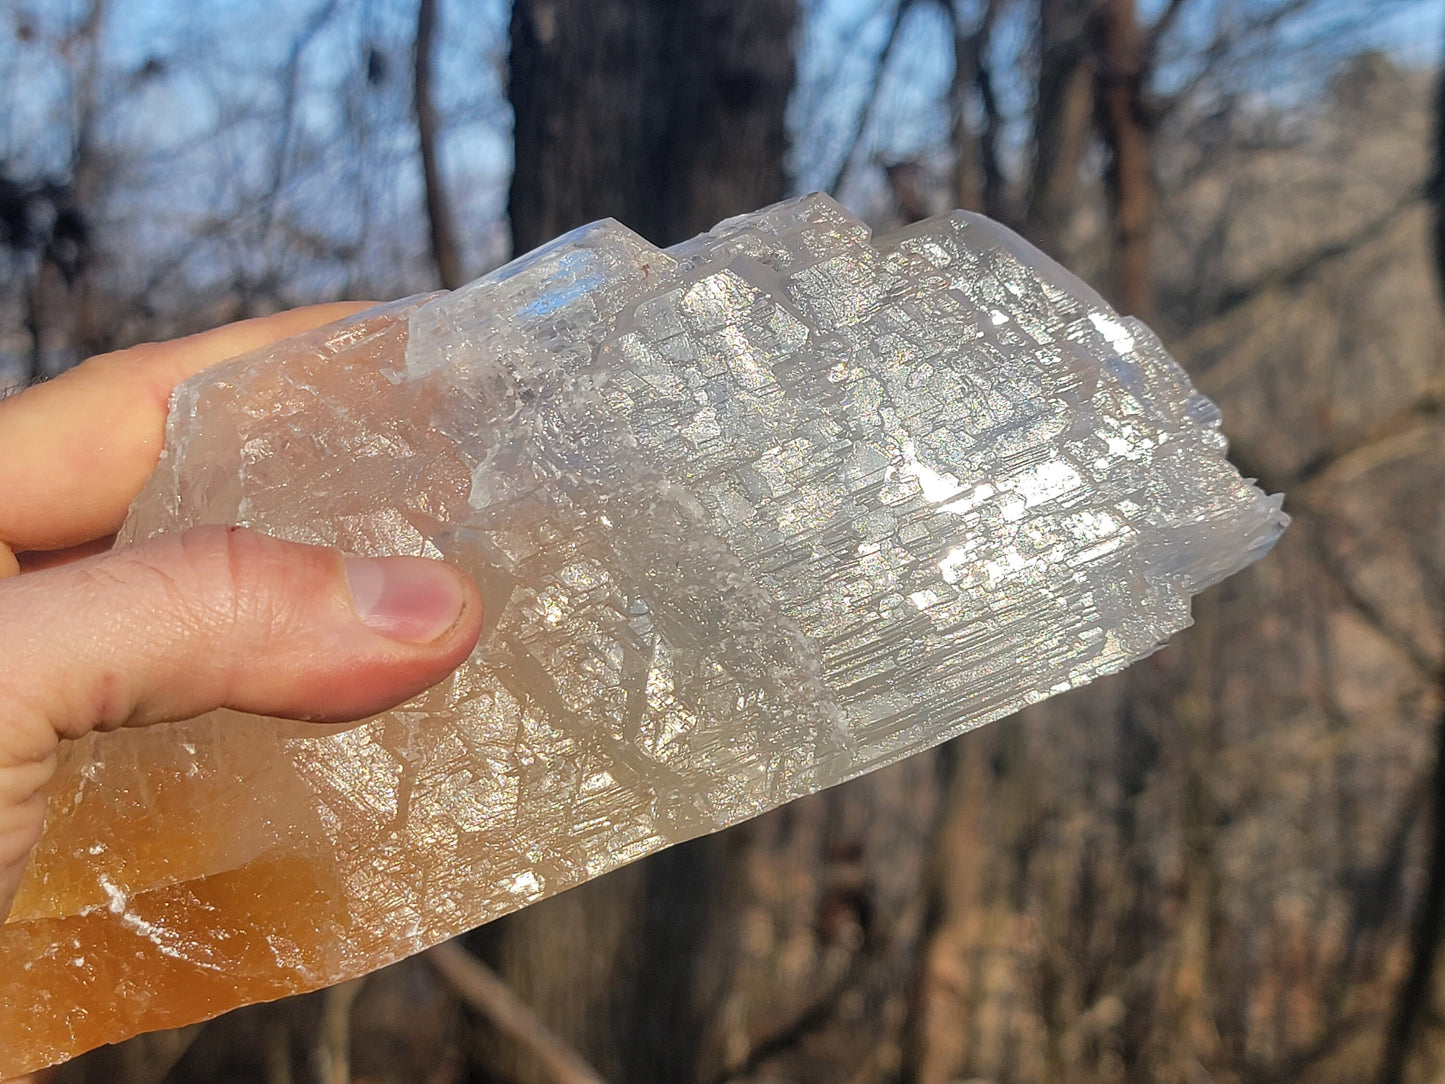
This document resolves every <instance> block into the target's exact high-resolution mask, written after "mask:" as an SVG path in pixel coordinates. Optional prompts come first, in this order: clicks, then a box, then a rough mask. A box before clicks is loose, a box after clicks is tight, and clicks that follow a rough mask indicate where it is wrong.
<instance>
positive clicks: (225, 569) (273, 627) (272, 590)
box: [182, 527, 305, 636]
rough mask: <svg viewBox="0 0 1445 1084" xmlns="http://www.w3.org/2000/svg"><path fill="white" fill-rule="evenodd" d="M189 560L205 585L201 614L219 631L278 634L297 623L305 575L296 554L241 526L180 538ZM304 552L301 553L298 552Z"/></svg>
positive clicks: (199, 531) (208, 529)
mask: <svg viewBox="0 0 1445 1084" xmlns="http://www.w3.org/2000/svg"><path fill="white" fill-rule="evenodd" d="M182 547H183V549H184V551H185V553H186V556H187V559H188V560H187V563H188V564H189V566H190V567H191V568H192V570H193V572H194V575H195V576H196V578H198V579H199V580H200V581H201V583H202V584H203V589H202V590H201V591H199V592H198V593H197V597H199V598H202V599H205V600H206V602H205V604H204V607H203V612H202V613H201V614H200V615H199V616H200V617H201V618H202V619H203V620H205V621H206V622H207V623H208V624H210V625H212V626H217V627H218V628H217V631H222V632H225V633H232V634H233V633H235V632H237V631H241V630H244V631H245V632H246V633H248V634H250V635H252V636H255V635H258V634H259V635H266V634H280V633H284V632H285V631H287V630H289V629H290V628H292V627H293V626H294V625H295V622H296V617H297V608H298V602H299V592H298V591H296V590H294V588H295V587H296V586H297V584H298V581H301V580H304V578H305V577H304V576H302V575H298V568H297V565H298V552H297V551H296V548H295V547H290V546H287V545H286V543H284V542H280V541H278V540H276V539H274V538H271V537H269V536H267V535H264V534H260V533H258V532H256V531H249V530H245V529H243V528H240V527H202V528H198V529H196V530H193V531H189V532H187V533H186V534H185V535H184V536H182ZM300 552H304V551H300Z"/></svg>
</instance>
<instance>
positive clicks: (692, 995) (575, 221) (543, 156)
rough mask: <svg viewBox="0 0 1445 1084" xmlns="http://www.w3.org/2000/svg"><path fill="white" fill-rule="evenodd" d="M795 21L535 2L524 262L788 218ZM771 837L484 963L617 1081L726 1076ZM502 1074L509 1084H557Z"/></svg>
mask: <svg viewBox="0 0 1445 1084" xmlns="http://www.w3.org/2000/svg"><path fill="white" fill-rule="evenodd" d="M796 21H797V10H796V5H795V0H694V2H689V3H676V2H673V0H516V3H515V4H514V7H513V11H512V23H511V76H510V84H509V95H510V98H511V102H512V107H513V110H514V113H515V154H516V160H515V172H514V174H513V179H512V187H511V192H510V197H509V204H508V213H509V215H510V218H511V226H512V238H513V249H514V251H516V252H518V253H520V252H524V251H527V250H529V249H531V248H534V247H536V246H537V245H539V244H542V243H544V242H546V241H548V240H550V239H551V238H553V237H555V236H557V235H559V234H561V233H564V232H565V231H567V230H570V229H573V228H575V227H576V226H579V225H582V224H584V223H586V222H589V221H592V220H595V219H599V218H604V217H613V218H616V219H618V220H620V221H621V222H623V223H625V224H626V225H628V226H630V227H632V228H633V229H636V230H637V231H638V232H639V233H641V234H642V235H643V236H645V237H647V238H648V239H649V240H652V241H654V242H655V243H658V244H670V243H673V242H676V241H678V240H682V239H685V238H687V237H690V236H692V235H694V234H696V233H698V232H701V231H702V230H705V229H707V228H709V227H711V226H712V225H714V224H715V223H716V222H717V221H719V220H720V219H723V218H726V217H728V216H730V215H733V214H737V213H740V212H743V211H750V210H754V209H756V208H758V207H761V206H764V205H766V204H768V203H771V202H775V201H777V200H779V199H781V198H783V196H784V195H786V193H787V178H786V175H785V172H784V168H783V152H784V149H785V142H786V133H785V127H784V118H783V114H784V109H785V107H786V105H787V100H788V95H789V93H790V91H791V88H792V83H793V77H794V59H793V52H792V48H793V37H794V30H795V25H796ZM757 831H758V829H757V828H756V827H754V826H745V827H744V828H742V829H741V830H735V831H733V832H729V833H724V834H723V835H720V836H713V837H709V838H705V839H701V840H696V841H694V842H692V843H690V844H684V845H682V846H679V847H675V848H673V849H671V850H669V851H665V852H663V853H662V854H660V855H656V856H654V857H652V858H651V859H649V860H647V861H645V862H641V863H638V864H636V865H633V866H630V867H628V868H626V869H623V870H619V871H617V872H616V873H613V874H611V875H609V876H607V877H605V878H602V879H600V880H598V881H594V882H591V883H589V884H586V885H583V886H582V887H580V888H578V889H576V890H574V891H572V892H569V893H567V894H565V895H564V896H562V897H559V898H557V899H554V900H548V901H545V902H543V903H541V904H538V905H537V906H535V907H531V908H528V909H527V910H526V911H524V912H521V913H519V914H517V915H513V916H510V917H508V918H507V919H504V920H502V921H500V922H497V923H494V924H492V925H491V926H489V927H486V928H484V929H483V930H481V931H479V932H478V933H477V934H476V935H474V938H473V943H474V947H476V948H477V949H478V950H479V951H481V952H482V953H483V955H485V956H487V957H488V958H489V959H490V960H491V961H493V963H494V964H495V966H496V967H497V968H498V970H499V971H500V973H501V974H502V975H503V976H504V977H505V978H506V979H507V981H508V982H510V983H511V984H512V985H513V986H514V987H515V988H516V989H517V990H518V993H519V994H520V995H521V996H522V997H523V998H524V1000H526V1001H527V1002H528V1003H529V1004H531V1005H532V1006H533V1007H534V1008H535V1009H536V1010H537V1011H538V1013H539V1015H541V1016H542V1017H543V1018H544V1019H545V1020H546V1021H547V1023H548V1024H549V1025H550V1026H551V1027H553V1028H554V1029H555V1030H556V1031H557V1032H558V1033H559V1034H560V1035H562V1036H563V1038H564V1039H566V1040H567V1041H568V1042H570V1043H572V1044H574V1045H575V1046H576V1048H577V1049H578V1050H579V1051H580V1052H581V1053H582V1054H583V1056H585V1057H586V1058H587V1060H588V1061H589V1062H590V1063H591V1064H593V1065H594V1066H596V1067H597V1069H598V1070H599V1072H601V1073H602V1074H603V1075H604V1076H605V1077H606V1078H607V1079H609V1080H614V1081H627V1082H629V1084H631V1082H637V1084H647V1082H650V1081H657V1082H672V1081H683V1080H707V1079H710V1078H712V1077H716V1076H719V1075H720V1074H721V1073H722V1070H723V1067H724V1065H725V1064H726V1063H727V1062H728V1061H730V1060H733V1061H736V1060H738V1059H740V1058H745V1057H746V1056H747V1053H748V1050H747V1049H746V1043H745V1042H744V1043H741V1044H740V1043H739V1042H738V1041H737V1040H736V1039H732V1040H729V1038H728V1035H729V1034H730V1026H729V1023H728V1018H727V1017H728V1011H729V1010H728V1006H729V1005H731V1004H733V1001H732V1000H730V995H729V991H730V989H731V987H732V984H733V982H734V965H735V962H736V958H737V956H738V936H739V930H740V922H739V917H738V916H739V915H740V913H741V912H742V911H743V909H744V904H743V898H742V890H743V886H744V884H745V882H746V881H747V879H748V875H747V867H748V851H749V841H750V840H754V839H756V838H758V837H757V834H756V833H757ZM768 1023H771V1021H769V1022H768ZM735 1032H736V1028H732V1029H731V1033H735ZM494 1054H495V1058H496V1061H497V1063H498V1064H499V1065H500V1066H501V1067H502V1069H503V1071H504V1073H505V1074H506V1078H507V1079H515V1080H518V1081H538V1082H540V1081H541V1080H543V1079H545V1076H544V1074H543V1073H542V1072H541V1070H540V1069H539V1067H538V1066H536V1065H535V1064H532V1063H531V1062H530V1060H529V1059H528V1057H527V1056H526V1053H525V1052H524V1051H521V1050H519V1049H516V1048H509V1047H508V1046H507V1045H506V1044H505V1043H502V1042H498V1043H497V1044H496V1047H495V1050H494Z"/></svg>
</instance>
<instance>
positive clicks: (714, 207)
mask: <svg viewBox="0 0 1445 1084" xmlns="http://www.w3.org/2000/svg"><path fill="white" fill-rule="evenodd" d="M796 23H797V11H796V7H795V3H794V0H692V2H689V3H678V2H676V0H518V2H517V3H516V4H515V5H514V7H513V11H512V27H511V35H512V37H511V80H510V83H509V87H508V94H509V96H510V98H511V102H512V109H513V111H514V114H515V133H514V139H515V148H516V164H515V171H514V173H513V178H512V188H511V195H510V199H509V203H508V214H509V216H510V218H511V224H512V238H513V249H514V250H515V251H517V252H525V251H527V250H528V249H531V248H534V247H535V246H537V245H539V244H542V243H543V242H545V241H548V240H550V239H551V238H553V237H555V236H557V235H558V234H559V233H562V232H564V231H566V230H569V229H572V228H574V227H576V226H579V225H582V224H583V223H585V222H590V221H593V220H594V219H598V218H604V217H609V216H610V217H613V218H616V219H619V220H620V221H622V222H624V223H626V224H627V225H628V226H630V227H632V228H633V229H636V230H637V231H638V232H639V233H641V234H642V235H643V236H645V237H647V238H648V239H650V240H652V241H654V242H657V243H660V244H670V243H672V242H675V241H679V240H682V239H685V238H687V237H690V236H692V235H693V234H695V233H698V232H700V231H702V230H705V229H707V228H709V227H710V226H712V225H713V224H714V223H716V222H717V221H718V220H719V219H721V218H725V217H727V216H728V215H731V214H737V213H740V212H742V211H750V210H753V209H755V208H757V207H760V206H763V205H764V204H767V203H770V202H773V201H776V200H778V199H781V198H782V197H783V195H784V194H785V192H786V190H787V178H786V175H785V173H784V169H783V154H784V150H785V149H786V132H785V128H784V123H783V112H784V109H785V108H786V105H787V100H788V94H789V92H790V91H791V89H792V85H793V77H794V60H793V37H794V31H795V28H796Z"/></svg>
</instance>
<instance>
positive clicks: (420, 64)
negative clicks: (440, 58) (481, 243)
mask: <svg viewBox="0 0 1445 1084" xmlns="http://www.w3.org/2000/svg"><path fill="white" fill-rule="evenodd" d="M436 29H437V5H436V0H420V2H419V3H418V5H417V11H416V55H415V64H414V67H413V71H414V74H415V76H416V82H415V88H414V89H415V98H414V104H415V107H416V131H417V140H418V143H419V144H420V148H421V172H422V179H423V183H424V184H425V186H426V216H427V226H428V228H429V230H430V233H431V251H432V259H433V260H434V261H435V262H436V268H437V275H438V276H439V277H440V279H441V284H442V286H443V287H445V288H446V289H448V290H455V289H456V288H457V287H458V286H460V285H462V283H463V282H465V281H466V278H465V276H464V275H463V274H462V261H461V252H460V246H459V245H458V244H457V235H456V228H455V226H454V224H453V221H452V211H451V204H450V202H449V201H448V199H447V194H446V186H445V184H444V183H443V181H442V176H441V156H440V152H439V150H438V146H437V144H438V137H437V128H438V120H437V110H436V102H435V101H434V99H433V97H432V80H433V73H432V66H433V50H434V49H435V46H436Z"/></svg>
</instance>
